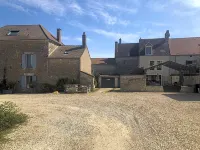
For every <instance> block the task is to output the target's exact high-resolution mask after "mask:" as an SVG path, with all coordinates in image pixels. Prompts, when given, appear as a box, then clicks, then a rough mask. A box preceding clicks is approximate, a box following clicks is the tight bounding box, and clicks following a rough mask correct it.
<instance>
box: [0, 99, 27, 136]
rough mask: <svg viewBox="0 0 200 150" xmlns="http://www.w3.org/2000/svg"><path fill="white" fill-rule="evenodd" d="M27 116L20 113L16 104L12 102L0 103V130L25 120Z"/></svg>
mask: <svg viewBox="0 0 200 150" xmlns="http://www.w3.org/2000/svg"><path fill="white" fill-rule="evenodd" d="M27 118H28V116H27V115H25V114H23V113H21V112H20V109H19V108H18V107H17V106H16V104H14V103H12V102H4V103H3V104H0V132H1V131H3V130H5V129H9V128H12V127H14V126H15V125H17V124H21V123H23V122H25V121H26V120H27Z"/></svg>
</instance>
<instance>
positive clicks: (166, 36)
mask: <svg viewBox="0 0 200 150" xmlns="http://www.w3.org/2000/svg"><path fill="white" fill-rule="evenodd" d="M169 37H170V33H169V30H167V31H166V33H165V40H166V41H169Z"/></svg>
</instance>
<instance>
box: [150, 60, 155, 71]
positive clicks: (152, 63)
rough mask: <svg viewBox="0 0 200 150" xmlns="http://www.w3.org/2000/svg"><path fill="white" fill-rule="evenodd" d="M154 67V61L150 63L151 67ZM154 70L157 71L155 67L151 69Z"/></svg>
mask: <svg viewBox="0 0 200 150" xmlns="http://www.w3.org/2000/svg"><path fill="white" fill-rule="evenodd" d="M152 66H154V61H150V67H152ZM154 69H155V68H154V67H152V68H150V70H154Z"/></svg>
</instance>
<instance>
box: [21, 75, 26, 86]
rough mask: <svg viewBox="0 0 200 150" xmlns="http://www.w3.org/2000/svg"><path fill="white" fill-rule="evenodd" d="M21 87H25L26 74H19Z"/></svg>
mask: <svg viewBox="0 0 200 150" xmlns="http://www.w3.org/2000/svg"><path fill="white" fill-rule="evenodd" d="M21 88H22V89H25V88H26V76H21Z"/></svg>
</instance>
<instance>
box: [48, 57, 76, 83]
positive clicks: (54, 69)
mask: <svg viewBox="0 0 200 150" xmlns="http://www.w3.org/2000/svg"><path fill="white" fill-rule="evenodd" d="M79 73H80V59H59V58H58V59H57V58H55V59H52V58H50V59H48V76H49V77H50V79H51V80H50V81H49V82H51V84H55V83H56V81H57V80H58V79H59V78H69V79H75V80H76V81H77V82H79Z"/></svg>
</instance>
